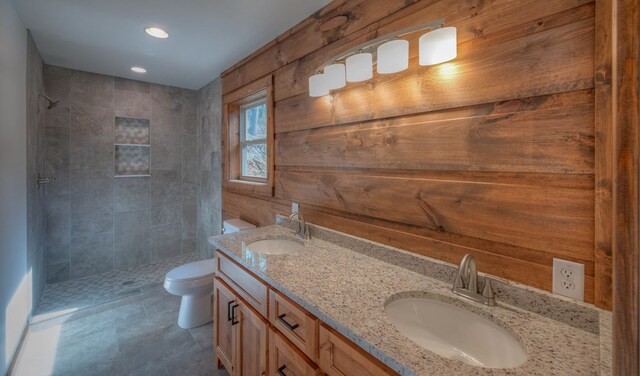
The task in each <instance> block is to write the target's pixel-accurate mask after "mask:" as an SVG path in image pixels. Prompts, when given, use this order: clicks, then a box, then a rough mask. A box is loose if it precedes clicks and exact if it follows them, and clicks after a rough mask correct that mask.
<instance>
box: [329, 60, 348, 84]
mask: <svg viewBox="0 0 640 376" xmlns="http://www.w3.org/2000/svg"><path fill="white" fill-rule="evenodd" d="M324 79H325V83H326V85H327V88H328V89H329V90H334V89H340V88H343V87H345V86H346V85H347V79H346V77H345V67H344V64H341V63H336V64H331V65H328V66H327V67H326V68H324Z"/></svg>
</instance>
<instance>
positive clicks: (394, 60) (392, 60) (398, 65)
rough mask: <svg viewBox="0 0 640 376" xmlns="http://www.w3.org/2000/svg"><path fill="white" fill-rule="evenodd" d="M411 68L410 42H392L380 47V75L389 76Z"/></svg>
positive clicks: (399, 40) (400, 40)
mask: <svg viewBox="0 0 640 376" xmlns="http://www.w3.org/2000/svg"><path fill="white" fill-rule="evenodd" d="M408 67H409V41H406V40H404V39H398V40H392V41H390V42H386V43H383V44H381V45H380V46H379V47H378V69H377V70H378V73H381V74H389V73H396V72H400V71H403V70H405V69H407V68H408Z"/></svg>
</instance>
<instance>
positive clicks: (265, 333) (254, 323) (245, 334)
mask: <svg viewBox="0 0 640 376" xmlns="http://www.w3.org/2000/svg"><path fill="white" fill-rule="evenodd" d="M239 313H240V317H239V318H238V321H239V324H238V325H239V328H240V335H239V338H240V341H239V342H240V343H239V346H238V348H239V351H240V354H239V355H240V359H241V361H240V363H241V366H240V373H237V374H238V375H243V376H266V375H267V353H268V340H269V323H267V321H266V320H265V319H263V318H262V316H260V314H259V313H257V312H256V311H254V310H253V309H252V308H251V307H249V306H248V305H247V304H245V303H243V302H242V301H241V302H240V311H239Z"/></svg>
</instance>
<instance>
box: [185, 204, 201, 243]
mask: <svg viewBox="0 0 640 376" xmlns="http://www.w3.org/2000/svg"><path fill="white" fill-rule="evenodd" d="M182 205H183V206H182V218H183V222H182V239H183V240H189V239H195V238H196V231H197V228H196V226H197V217H198V213H197V201H196V199H195V198H192V199H187V200H183V202H182Z"/></svg>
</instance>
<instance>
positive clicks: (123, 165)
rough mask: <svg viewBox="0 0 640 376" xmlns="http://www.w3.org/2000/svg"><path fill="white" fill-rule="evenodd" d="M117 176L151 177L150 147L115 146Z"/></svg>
mask: <svg viewBox="0 0 640 376" xmlns="http://www.w3.org/2000/svg"><path fill="white" fill-rule="evenodd" d="M115 148H116V151H115V175H116V176H140V175H149V174H150V169H149V166H150V164H149V151H150V149H151V148H149V147H140V145H116V146H115Z"/></svg>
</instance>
